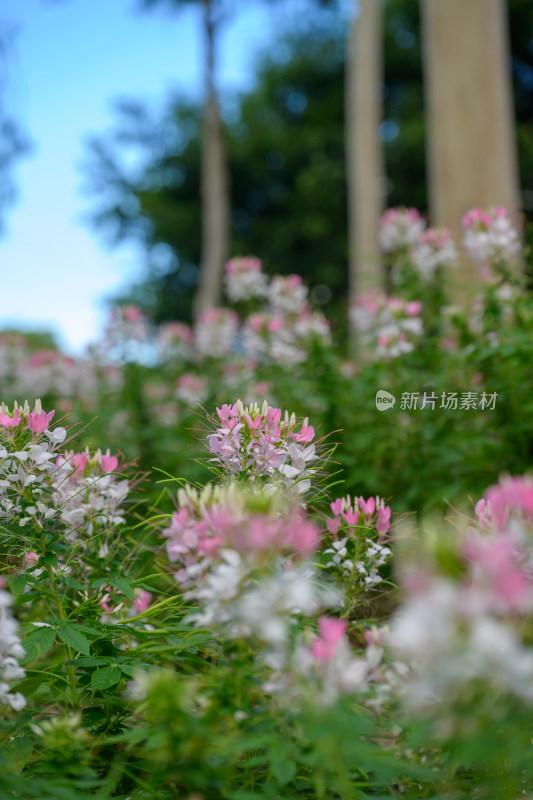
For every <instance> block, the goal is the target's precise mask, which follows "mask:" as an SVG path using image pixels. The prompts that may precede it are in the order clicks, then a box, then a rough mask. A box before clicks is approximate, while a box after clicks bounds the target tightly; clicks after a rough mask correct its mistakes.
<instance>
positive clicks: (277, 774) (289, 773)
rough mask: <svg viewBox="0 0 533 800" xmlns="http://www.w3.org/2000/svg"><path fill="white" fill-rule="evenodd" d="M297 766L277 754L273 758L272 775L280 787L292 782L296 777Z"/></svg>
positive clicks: (285, 757)
mask: <svg viewBox="0 0 533 800" xmlns="http://www.w3.org/2000/svg"><path fill="white" fill-rule="evenodd" d="M296 771H297V770H296V764H295V763H294V761H292V760H291V759H290V758H287V756H285V755H282V754H281V753H276V754H275V755H274V756H273V758H272V774H273V776H274V778H275V779H276V781H277V782H278V784H279V785H280V786H285V784H286V783H289V782H290V781H292V779H293V778H294V777H295V775H296Z"/></svg>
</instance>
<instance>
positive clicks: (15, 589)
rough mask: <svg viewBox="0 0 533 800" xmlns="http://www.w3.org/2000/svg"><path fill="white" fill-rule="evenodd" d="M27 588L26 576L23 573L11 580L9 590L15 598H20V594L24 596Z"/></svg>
mask: <svg viewBox="0 0 533 800" xmlns="http://www.w3.org/2000/svg"><path fill="white" fill-rule="evenodd" d="M25 586H26V575H24V574H23V573H21V574H20V575H15V577H14V578H11V580H10V581H9V588H10V590H11V594H12V595H13V597H18V596H19V594H22V592H23V591H24V587H25Z"/></svg>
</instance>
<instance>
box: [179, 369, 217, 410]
mask: <svg viewBox="0 0 533 800" xmlns="http://www.w3.org/2000/svg"><path fill="white" fill-rule="evenodd" d="M208 394H209V389H208V385H207V378H203V377H202V376H201V375H192V374H191V373H190V372H184V373H183V375H180V376H179V378H178V382H177V384H176V397H177V399H178V400H182V401H183V402H184V403H188V404H189V405H191V406H195V405H198V403H203V402H205V400H206V399H207V397H208Z"/></svg>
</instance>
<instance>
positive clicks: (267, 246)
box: [86, 0, 533, 321]
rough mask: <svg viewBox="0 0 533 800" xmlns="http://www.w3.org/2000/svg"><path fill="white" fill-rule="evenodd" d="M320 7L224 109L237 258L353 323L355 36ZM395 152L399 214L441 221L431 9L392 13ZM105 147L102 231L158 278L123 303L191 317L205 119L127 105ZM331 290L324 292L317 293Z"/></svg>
mask: <svg viewBox="0 0 533 800" xmlns="http://www.w3.org/2000/svg"><path fill="white" fill-rule="evenodd" d="M326 19H327V24H324V17H322V16H321V12H320V10H319V9H318V8H317V5H316V4H315V3H312V2H310V3H309V6H308V14H307V16H306V17H305V21H304V23H303V24H302V25H301V26H300V27H298V26H296V27H295V28H293V29H292V30H291V31H290V32H287V31H283V30H282V31H280V38H279V41H278V43H277V45H276V47H273V48H269V51H268V53H266V54H263V56H262V57H261V58H259V59H258V62H257V67H256V75H255V85H254V87H253V88H252V89H251V90H250V91H249V92H246V93H243V94H241V96H240V97H234V96H231V97H222V114H223V118H224V127H225V136H226V141H227V148H228V159H229V171H230V175H231V209H232V217H231V221H232V241H231V252H232V253H234V254H240V253H256V254H258V255H260V256H261V258H262V259H263V262H264V264H265V268H266V270H267V271H268V272H271V273H272V272H274V271H275V272H281V273H284V274H287V273H291V272H298V273H300V274H302V275H303V276H304V278H305V280H306V281H308V282H309V283H310V285H311V286H312V287H314V288H315V299H316V300H317V302H318V303H319V304H323V305H324V310H326V312H327V313H328V314H329V315H330V316H332V317H334V318H339V319H341V318H342V317H344V316H345V314H344V313H343V314H340V311H341V309H342V310H343V311H345V308H344V309H343V301H344V298H345V295H346V289H347V252H348V251H347V248H348V245H347V221H346V185H345V155H344V121H343V120H344V67H345V51H346V41H345V40H346V23H345V20H343V18H342V16H341V15H340V14H333V13H331V12H330V13H329V14H328V16H327V18H326ZM509 25H510V34H511V49H512V72H513V86H514V96H515V107H516V119H517V139H518V149H519V162H520V176H521V184H522V186H523V187H524V191H523V203H524V209H525V211H526V212H528V211H529V210H530V209H533V190H532V189H530V188H528V187H532V186H533V126H532V122H533V46H532V44H531V41H532V37H531V34H532V31H533V8H532V7H531V4H530V3H529V2H528V0H510V1H509ZM384 53H385V85H384V100H385V106H384V121H383V124H382V126H381V136H382V139H383V142H384V150H385V159H386V173H387V176H388V177H387V186H386V191H387V204H388V205H389V206H395V205H407V206H411V205H412V206H415V207H416V208H420V209H422V210H425V209H427V195H426V172H425V121H424V96H423V85H422V54H421V34H420V15H419V4H418V0H387V3H386V5H385V30H384ZM116 117H117V122H116V125H115V128H114V129H113V130H111V131H110V132H108V133H105V134H101V135H96V136H93V137H92V139H91V140H90V142H89V156H88V159H87V164H86V175H87V179H88V187H89V189H90V191H91V192H92V193H93V196H94V209H93V211H92V212H91V213H90V221H91V223H92V224H93V225H94V227H95V228H96V229H97V230H98V231H100V232H101V233H102V234H105V235H106V236H107V240H108V241H109V242H112V243H119V242H121V241H123V240H124V239H129V238H133V239H135V240H137V241H139V242H140V243H141V244H142V246H143V249H144V252H145V257H146V266H147V270H146V278H145V279H144V280H142V281H141V282H140V283H139V284H138V285H137V286H134V287H132V288H131V291H129V292H128V293H126V294H125V295H123V296H122V297H120V298H119V299H120V300H121V301H126V300H128V301H133V302H135V303H137V304H139V305H140V306H141V307H142V308H143V309H144V310H145V311H146V312H147V313H150V314H151V315H152V316H153V317H154V319H155V320H157V321H163V320H170V319H176V318H179V319H185V320H188V319H190V317H191V308H192V295H193V291H194V288H195V286H196V281H197V274H198V263H199V259H200V241H201V227H200V225H201V215H200V192H199V187H200V134H201V107H200V105H199V104H197V103H193V102H191V101H190V100H188V99H185V98H183V97H179V96H178V97H177V96H171V97H169V98H168V99H167V101H166V103H165V107H164V108H163V109H162V110H161V111H160V112H154V111H151V110H149V109H148V108H146V107H145V106H143V104H142V103H140V102H138V101H135V100H133V99H130V100H122V101H120V102H118V103H117V107H116ZM316 287H318V288H316Z"/></svg>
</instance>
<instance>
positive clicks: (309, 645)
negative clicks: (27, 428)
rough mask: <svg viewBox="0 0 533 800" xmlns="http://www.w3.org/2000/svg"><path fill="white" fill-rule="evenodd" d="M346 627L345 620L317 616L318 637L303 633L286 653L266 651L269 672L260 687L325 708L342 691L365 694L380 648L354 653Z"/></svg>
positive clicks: (334, 700) (291, 700)
mask: <svg viewBox="0 0 533 800" xmlns="http://www.w3.org/2000/svg"><path fill="white" fill-rule="evenodd" d="M347 627H348V626H347V623H346V621H345V620H340V619H336V618H335V617H330V616H321V617H320V618H319V620H318V636H316V637H314V638H313V639H312V640H311V641H309V640H308V637H307V636H306V634H305V633H304V635H300V636H299V637H298V638H297V640H296V643H295V645H294V646H293V648H292V650H290V651H289V652H283V651H280V650H278V651H273V652H271V653H269V654H268V655H267V657H266V661H267V663H268V665H269V666H270V667H271V669H272V674H271V675H270V677H269V679H268V681H267V682H266V683H265V684H263V688H264V689H265V690H266V691H268V692H272V693H276V694H281V695H282V697H283V698H284V699H285V700H286V701H288V702H292V703H297V704H301V703H302V702H307V703H309V704H311V705H317V704H318V705H321V706H325V707H327V706H331V705H333V704H334V703H335V702H336V700H337V699H338V697H339V696H340V695H342V694H351V693H354V692H358V693H364V694H366V693H367V692H368V689H369V684H370V683H371V682H372V681H373V679H374V673H375V671H376V667H378V665H379V663H380V661H381V655H382V652H383V651H382V649H381V648H377V647H373V646H369V647H367V649H366V651H364V652H363V653H361V654H358V655H357V656H355V655H354V651H353V649H352V647H351V645H350V643H349V641H348V639H347V636H346V630H347ZM306 639H307V641H306Z"/></svg>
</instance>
